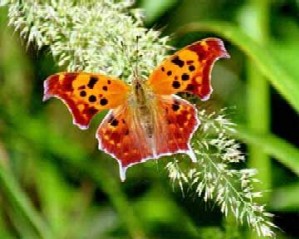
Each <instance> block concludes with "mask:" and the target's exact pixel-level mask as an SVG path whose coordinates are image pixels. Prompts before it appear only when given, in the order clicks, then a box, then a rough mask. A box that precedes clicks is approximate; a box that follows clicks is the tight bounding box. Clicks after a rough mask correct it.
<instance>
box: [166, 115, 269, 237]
mask: <svg viewBox="0 0 299 239" xmlns="http://www.w3.org/2000/svg"><path fill="white" fill-rule="evenodd" d="M198 116H199V119H200V121H201V122H202V127H199V130H198V131H197V132H196V135H195V137H194V140H193V142H192V146H193V148H194V149H195V154H196V156H197V158H198V162H197V163H196V164H191V166H190V164H188V166H186V165H184V162H183V161H179V160H178V159H175V160H174V161H173V162H169V163H168V164H167V166H166V168H167V170H168V173H169V177H170V179H171V181H172V182H173V183H175V184H178V186H179V187H180V189H181V190H182V191H183V190H184V187H185V186H187V187H188V189H189V190H188V191H191V192H195V193H196V195H197V196H198V197H203V198H204V200H205V201H207V200H213V201H215V202H216V203H217V205H218V206H219V208H220V210H221V212H222V213H224V214H225V215H226V216H227V215H228V213H231V214H233V215H234V217H235V218H236V219H237V220H238V221H239V222H240V223H241V224H242V223H243V222H244V221H246V222H247V223H248V225H249V226H251V227H252V228H253V229H254V230H255V231H256V232H257V234H258V235H259V236H264V237H272V238H273V237H275V234H274V232H273V230H272V229H273V228H275V225H274V224H273V223H272V222H271V221H270V218H271V217H272V214H270V213H267V212H266V211H265V209H264V206H262V205H258V204H257V203H256V202H255V199H256V198H259V197H261V196H262V193H261V192H255V191H254V189H253V184H254V183H256V182H257V180H256V179H255V178H254V176H255V174H256V171H255V170H253V169H241V170H237V169H233V168H232V167H231V164H232V163H235V162H240V161H244V159H245V157H244V155H243V154H242V152H241V151H240V150H239V147H240V145H239V144H238V143H237V142H236V141H235V140H234V139H232V136H231V135H232V133H233V132H234V124H232V123H231V122H230V121H229V120H227V119H226V117H225V114H224V113H221V114H219V115H218V114H215V113H212V114H207V113H206V112H205V111H204V110H202V111H200V112H199V113H198Z"/></svg>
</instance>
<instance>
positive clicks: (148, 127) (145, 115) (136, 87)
mask: <svg viewBox="0 0 299 239" xmlns="http://www.w3.org/2000/svg"><path fill="white" fill-rule="evenodd" d="M153 102H154V94H153V92H152V90H151V89H149V86H148V85H147V84H145V81H144V80H142V79H138V78H136V79H134V80H133V82H132V95H131V97H130V106H131V108H132V110H133V112H134V115H135V116H136V117H137V118H138V120H140V122H141V125H142V127H143V128H144V130H145V132H146V133H147V136H148V137H149V138H151V137H152V134H153V123H154V122H153V121H154V117H153V109H152V108H153Z"/></svg>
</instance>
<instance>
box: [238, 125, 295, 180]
mask: <svg viewBox="0 0 299 239" xmlns="http://www.w3.org/2000/svg"><path fill="white" fill-rule="evenodd" d="M237 136H238V137H239V138H240V139H242V140H244V141H245V142H246V143H250V144H253V145H256V146H258V147H259V148H260V149H261V150H263V151H264V152H266V153H268V154H270V155H271V156H273V157H274V158H276V159H277V160H278V161H279V162H281V163H282V164H284V165H285V166H286V167H288V168H289V169H290V170H291V171H293V172H294V173H296V174H297V175H298V176H299V150H298V149H297V148H296V147H295V146H294V145H292V144H290V143H288V142H287V141H285V140H283V139H281V138H279V137H277V136H275V135H273V134H259V133H255V132H252V131H249V130H248V129H246V128H243V127H238V131H237Z"/></svg>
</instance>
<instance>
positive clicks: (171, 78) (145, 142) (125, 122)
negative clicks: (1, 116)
mask: <svg viewBox="0 0 299 239" xmlns="http://www.w3.org/2000/svg"><path fill="white" fill-rule="evenodd" d="M221 57H226V58H228V57H229V54H228V53H227V51H226V50H225V48H224V45H223V42H222V41H221V40H220V39H217V38H207V39H204V40H202V41H198V42H195V43H193V44H192V45H189V46H187V47H185V48H183V49H182V50H180V51H178V52H176V53H175V54H174V55H173V56H170V57H168V58H167V59H165V60H164V61H163V62H162V64H161V65H160V66H159V67H158V68H156V69H155V70H154V71H153V72H152V74H151V75H150V76H149V79H148V80H144V79H142V78H140V77H138V76H136V77H135V78H134V80H133V81H132V84H131V85H128V84H126V83H124V81H122V80H119V79H117V78H113V77H108V76H105V75H101V74H95V73H85V72H63V73H58V74H55V75H52V76H50V77H48V79H47V80H46V81H45V82H44V100H47V99H49V98H50V97H52V96H55V97H57V98H60V99H61V100H62V101H63V102H64V103H65V104H66V105H67V106H68V108H69V110H70V112H71V113H72V115H73V122H74V124H76V125H77V126H79V127H80V128H81V129H86V128H88V126H89V123H90V121H91V119H92V117H93V116H94V115H95V114H97V113H98V112H100V111H101V110H105V109H110V111H109V113H108V114H107V115H106V117H105V118H104V119H103V121H102V123H101V124H100V126H99V128H98V130H97V133H96V138H97V139H98V141H99V149H100V150H103V151H105V152H106V153H108V154H110V155H111V156H112V157H114V158H115V159H116V160H117V161H118V163H119V166H120V177H121V180H122V181H124V180H125V173H126V169H127V168H128V167H130V166H132V165H134V164H137V163H141V162H145V161H147V160H149V159H157V158H159V157H161V156H163V155H170V154H175V153H186V154H188V155H189V156H190V158H191V160H192V161H194V162H195V161H196V157H195V155H194V153H193V151H192V149H191V147H190V140H191V137H192V134H193V133H194V131H195V130H196V129H197V127H198V126H199V124H200V122H199V120H198V118H197V111H196V109H195V107H194V106H193V105H192V104H190V103H189V102H188V101H186V100H183V99H181V98H180V97H179V96H176V95H174V94H176V93H178V92H188V93H192V94H195V95H197V96H199V97H200V99H201V100H207V99H208V98H209V97H210V94H211V93H212V88H211V83H210V75H211V70H212V66H213V64H214V62H215V61H216V60H217V59H218V58H221Z"/></svg>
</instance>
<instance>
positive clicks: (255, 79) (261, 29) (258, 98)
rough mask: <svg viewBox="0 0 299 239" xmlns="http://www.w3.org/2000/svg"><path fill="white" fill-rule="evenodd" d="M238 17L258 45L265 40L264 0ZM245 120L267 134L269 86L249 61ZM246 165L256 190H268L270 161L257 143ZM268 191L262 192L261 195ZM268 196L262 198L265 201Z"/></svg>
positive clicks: (266, 15)
mask: <svg viewBox="0 0 299 239" xmlns="http://www.w3.org/2000/svg"><path fill="white" fill-rule="evenodd" d="M243 15H245V16H241V17H242V19H243V21H241V25H242V26H243V28H244V30H246V31H248V32H250V35H251V37H253V38H254V39H255V40H256V41H258V42H259V43H260V44H261V45H265V44H266V43H267V41H268V32H269V30H268V19H269V2H268V0H251V2H250V5H249V6H247V8H246V9H245V11H244V12H243ZM247 80H248V87H247V120H248V122H247V123H248V128H249V129H251V130H252V131H254V132H257V133H260V134H267V133H268V132H269V127H270V114H271V112H270V108H271V106H270V102H269V99H270V95H269V85H268V82H267V81H266V79H265V77H264V76H263V75H262V74H261V72H260V71H258V70H257V69H256V66H255V64H254V62H253V61H251V60H248V62H247ZM248 150H249V165H250V167H252V168H256V169H258V171H259V174H258V175H257V177H258V178H259V180H260V181H261V182H262V183H261V184H259V185H257V187H258V189H259V190H260V191H268V190H269V189H270V188H271V162H270V158H269V156H268V155H267V154H266V153H264V152H263V151H262V150H261V149H260V147H259V146H257V145H254V144H249V146H248ZM266 195H268V196H269V194H265V196H266ZM268 199H269V197H264V198H263V202H267V201H268Z"/></svg>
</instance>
